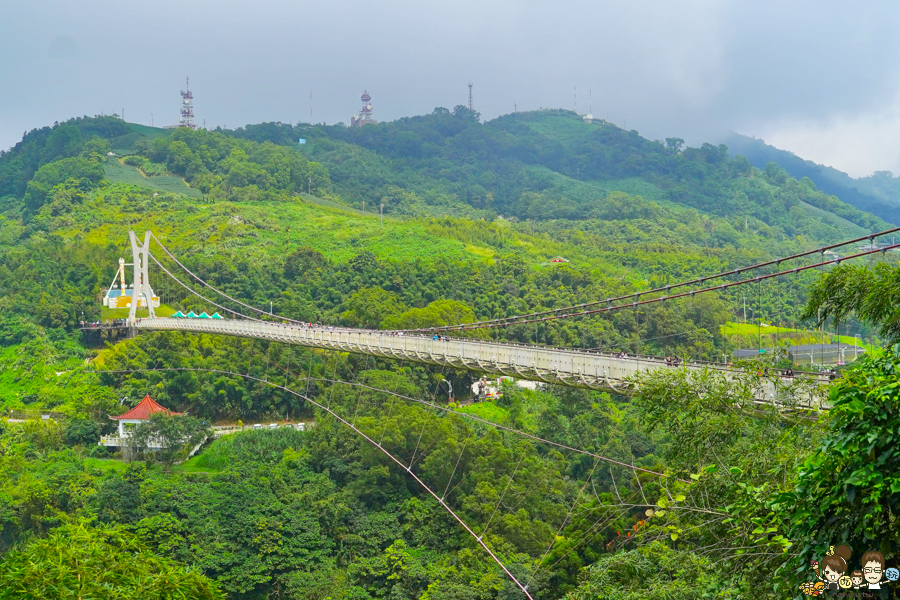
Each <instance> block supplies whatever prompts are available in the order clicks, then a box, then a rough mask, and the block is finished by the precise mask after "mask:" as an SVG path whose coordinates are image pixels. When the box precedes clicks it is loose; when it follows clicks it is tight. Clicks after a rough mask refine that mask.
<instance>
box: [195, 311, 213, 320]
mask: <svg viewBox="0 0 900 600" xmlns="http://www.w3.org/2000/svg"><path fill="white" fill-rule="evenodd" d="M197 318H198V319H210V318H212V317H210V316H209V315H208V314H206V311H205V310H204V311H203V312H202V313H200V314H199V315H197Z"/></svg>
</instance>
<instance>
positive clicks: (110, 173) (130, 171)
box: [103, 156, 203, 198]
mask: <svg viewBox="0 0 900 600" xmlns="http://www.w3.org/2000/svg"><path fill="white" fill-rule="evenodd" d="M103 168H104V170H105V171H106V179H107V181H109V182H110V183H127V184H130V185H139V186H142V187H146V188H150V189H151V190H156V191H158V192H171V193H173V194H184V195H185V196H188V197H190V198H202V197H203V194H202V193H201V192H200V190H195V189H194V188H192V187H189V186H188V184H186V183H185V182H184V180H183V179H181V178H180V177H175V176H174V175H159V176H155V177H145V176H144V174H143V173H141V172H140V170H138V168H137V167H131V166H128V165H126V164H122V162H121V161H120V160H119V159H116V158H115V157H112V156H111V157H109V158H108V159H107V161H106V164H104V165H103Z"/></svg>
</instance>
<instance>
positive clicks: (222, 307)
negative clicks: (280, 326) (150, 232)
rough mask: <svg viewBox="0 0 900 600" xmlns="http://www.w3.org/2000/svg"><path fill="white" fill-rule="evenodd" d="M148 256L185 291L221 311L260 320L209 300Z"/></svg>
mask: <svg viewBox="0 0 900 600" xmlns="http://www.w3.org/2000/svg"><path fill="white" fill-rule="evenodd" d="M149 256H150V258H151V259H153V262H155V263H156V264H157V266H159V268H160V269H162V270H163V271H165V273H166V275H168V276H169V277H171V278H172V279H174V280H175V281H176V282H178V284H179V285H181V287H183V288H184V289H186V290H187V291H189V292H191V293H192V294H194V295H196V296H199V297H200V298H202V299H203V300H205V301H207V302H209V303H210V304H212V305H213V306H215V307H216V308H221V309H222V310H223V311H225V312H230V313H231V314H233V315H238V316H240V317H242V318H244V319H249V320H251V321H258V322H262V321H261V320H260V319H254V318H253V317H248V316H247V315H244V314H241V313H239V312H237V311H234V310H232V309H230V308H227V307H225V306H222V305H221V304H218V303H216V302H213V301H212V300H210V299H209V298H207V297H206V296H204V295H203V294H201V293H200V292H198V291H196V290H194V289H191V288H190V287H188V286H187V284H185V283H183V282H182V281H181V280H180V279H178V278H177V277H175V276H174V275H173V274H172V273H171V272H169V270H168V269H167V268H165V267H164V266H162V263H160V262H159V261H158V260H156V257H155V256H153V255H152V254H150V255H149Z"/></svg>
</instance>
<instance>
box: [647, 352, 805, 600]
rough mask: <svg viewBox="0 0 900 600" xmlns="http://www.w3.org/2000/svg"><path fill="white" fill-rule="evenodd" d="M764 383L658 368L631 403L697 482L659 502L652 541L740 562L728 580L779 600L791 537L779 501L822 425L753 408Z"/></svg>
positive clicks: (678, 466) (722, 565)
mask: <svg viewBox="0 0 900 600" xmlns="http://www.w3.org/2000/svg"><path fill="white" fill-rule="evenodd" d="M764 381H765V379H764V378H760V377H757V376H755V375H753V374H751V373H744V374H735V375H726V374H724V373H719V372H716V371H712V370H709V371H705V372H700V373H696V372H691V371H688V370H686V369H667V370H659V371H656V372H653V373H645V374H643V375H641V376H640V377H639V378H638V381H637V384H638V388H637V393H636V395H635V397H634V398H633V400H632V402H633V404H634V405H635V406H636V407H637V409H638V411H639V413H640V415H641V421H642V423H643V424H644V426H645V427H647V428H648V430H649V431H650V432H651V433H652V434H654V435H656V436H658V437H659V439H662V440H665V442H666V443H665V445H664V447H665V449H666V454H665V456H664V459H665V461H666V463H667V464H669V465H671V466H672V467H673V468H674V469H675V470H676V472H677V473H679V474H689V475H690V478H691V479H692V480H693V481H694V482H695V483H693V484H691V485H681V484H679V485H677V486H675V487H674V488H673V490H672V491H673V492H674V493H675V495H674V496H670V497H668V498H661V499H660V500H659V501H658V502H657V507H656V510H655V513H654V514H653V517H652V519H651V520H650V521H649V523H650V525H651V526H650V527H649V528H648V530H647V531H646V533H645V534H644V540H645V541H649V540H657V541H662V540H665V538H669V540H670V543H671V544H672V545H673V546H674V547H675V548H677V549H678V550H681V551H685V550H689V551H690V552H692V553H693V554H695V555H698V556H701V557H704V558H705V559H707V560H709V561H712V564H715V565H718V567H717V568H718V569H720V570H721V572H722V573H728V572H729V568H734V570H733V573H734V576H733V577H731V578H730V579H729V578H728V577H725V576H724V575H723V577H725V579H727V580H728V581H729V582H730V583H729V585H732V586H738V587H741V586H750V587H752V588H753V589H754V590H757V593H758V596H757V597H769V596H767V595H766V594H769V595H771V597H773V598H774V597H780V596H779V588H781V590H780V592H781V593H782V595H783V586H782V585H780V584H779V583H778V582H777V581H773V580H772V579H771V574H772V572H773V571H775V570H776V569H779V568H781V567H783V566H784V565H785V564H786V563H787V561H788V559H789V557H790V556H791V548H792V541H791V539H790V537H789V535H788V524H787V522H786V520H787V519H786V518H785V517H784V516H783V515H780V514H779V513H778V511H777V510H776V508H775V507H773V505H772V503H773V498H774V497H777V496H778V495H779V494H781V493H787V492H789V491H791V490H792V489H793V484H794V480H795V478H796V472H797V468H798V466H799V465H800V463H801V462H802V460H803V459H804V457H806V456H808V455H809V454H810V453H811V451H812V448H813V447H814V445H815V444H816V441H817V440H818V439H819V437H820V426H819V423H818V421H809V420H804V419H794V418H790V417H787V416H785V415H784V414H782V413H781V412H780V411H779V409H777V408H776V407H773V406H759V405H757V404H755V403H754V397H756V396H757V388H758V386H759V385H760V384H762V383H763V382H764ZM673 534H675V535H673ZM723 581H724V580H723Z"/></svg>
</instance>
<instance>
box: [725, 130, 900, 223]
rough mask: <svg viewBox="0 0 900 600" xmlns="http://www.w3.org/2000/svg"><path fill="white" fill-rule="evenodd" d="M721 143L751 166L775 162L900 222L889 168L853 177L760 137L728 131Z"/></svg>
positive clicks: (899, 199) (898, 191)
mask: <svg viewBox="0 0 900 600" xmlns="http://www.w3.org/2000/svg"><path fill="white" fill-rule="evenodd" d="M725 143H726V144H728V147H729V149H730V151H731V153H732V154H733V155H742V156H745V157H747V159H748V160H749V161H750V164H752V165H753V166H755V167H759V168H761V169H765V168H766V165H767V164H768V163H770V162H773V163H776V164H777V165H778V166H780V167H781V168H782V169H784V170H785V171H787V172H788V173H789V174H790V176H791V177H795V178H797V179H803V178H809V179H810V180H811V181H813V182H814V183H815V185H816V186H818V187H819V188H820V189H822V190H823V191H825V192H827V193H829V194H834V195H836V196H839V197H840V198H841V199H842V200H843V201H844V202H846V203H848V204H852V205H853V206H855V207H857V208H859V209H861V210H864V211H867V212H870V213H872V214H873V215H877V216H879V217H881V218H882V219H884V220H885V221H888V222H889V223H894V224H898V223H900V179H898V178H897V177H894V175H893V174H892V173H891V172H889V171H877V172H875V173H873V174H872V175H870V176H869V177H863V178H859V179H854V178H852V177H850V176H849V175H847V174H846V173H844V172H843V171H839V170H837V169H835V168H833V167H828V166H825V165H819V164H816V163H814V162H812V161H809V160H803V159H802V158H800V157H799V156H797V155H795V154H793V153H791V152H787V151H785V150H779V149H778V148H775V147H774V146H769V145H768V144H766V143H765V142H764V141H762V140H758V139H755V138H748V137H746V136H743V135H739V134H736V133H735V134H732V135H730V136H728V137H726V138H725Z"/></svg>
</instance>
